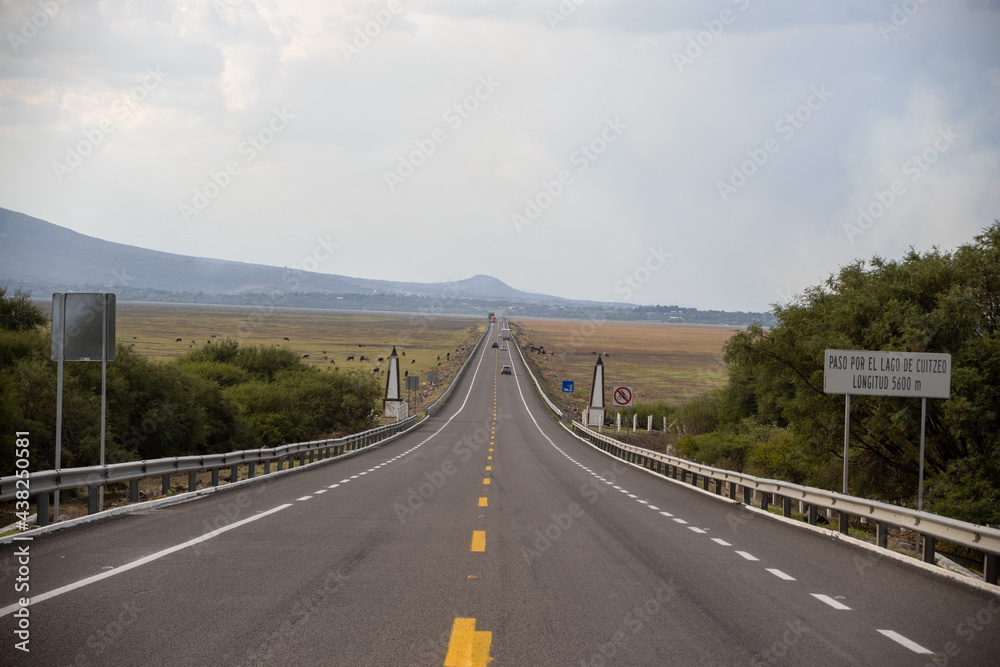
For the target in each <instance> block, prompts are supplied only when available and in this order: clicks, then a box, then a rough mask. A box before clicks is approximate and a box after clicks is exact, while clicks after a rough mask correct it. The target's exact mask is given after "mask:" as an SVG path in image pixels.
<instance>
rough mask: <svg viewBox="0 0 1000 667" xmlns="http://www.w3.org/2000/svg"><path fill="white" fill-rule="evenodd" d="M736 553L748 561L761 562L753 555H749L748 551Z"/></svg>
mask: <svg viewBox="0 0 1000 667" xmlns="http://www.w3.org/2000/svg"><path fill="white" fill-rule="evenodd" d="M736 553H738V554H739V555H741V556H743V557H744V558H746V559H747V560H760V559H759V558H757V557H756V556H754V555H753V554H750V553H747V552H746V551H737V552H736Z"/></svg>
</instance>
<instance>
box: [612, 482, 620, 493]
mask: <svg viewBox="0 0 1000 667" xmlns="http://www.w3.org/2000/svg"><path fill="white" fill-rule="evenodd" d="M609 484H610V482H609ZM611 488H612V489H618V490H619V491H621V490H622V487H620V486H617V485H613V486H612V487H611Z"/></svg>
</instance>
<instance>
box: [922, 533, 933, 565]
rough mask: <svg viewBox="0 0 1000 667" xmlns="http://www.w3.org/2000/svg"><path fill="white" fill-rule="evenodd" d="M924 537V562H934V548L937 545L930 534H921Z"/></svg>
mask: <svg viewBox="0 0 1000 667" xmlns="http://www.w3.org/2000/svg"><path fill="white" fill-rule="evenodd" d="M922 537H923V538H924V554H923V556H924V562H925V563H930V564H931V565H933V564H934V548H935V547H936V546H937V540H936V539H934V538H933V537H931V536H930V535H922Z"/></svg>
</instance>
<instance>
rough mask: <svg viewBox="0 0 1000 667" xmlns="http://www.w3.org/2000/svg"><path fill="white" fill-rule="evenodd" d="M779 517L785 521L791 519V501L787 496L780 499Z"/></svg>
mask: <svg viewBox="0 0 1000 667" xmlns="http://www.w3.org/2000/svg"><path fill="white" fill-rule="evenodd" d="M781 516H783V517H785V518H786V519H790V518H791V517H792V499H791V498H789V497H788V496H782V497H781Z"/></svg>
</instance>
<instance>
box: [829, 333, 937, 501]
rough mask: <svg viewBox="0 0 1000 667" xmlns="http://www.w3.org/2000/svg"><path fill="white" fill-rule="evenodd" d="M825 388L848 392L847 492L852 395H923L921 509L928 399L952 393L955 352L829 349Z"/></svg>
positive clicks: (845, 414) (845, 408) (845, 465)
mask: <svg viewBox="0 0 1000 667" xmlns="http://www.w3.org/2000/svg"><path fill="white" fill-rule="evenodd" d="M823 391H824V392H826V393H827V394H844V396H845V400H844V493H845V494H846V493H847V454H848V444H849V441H850V423H851V422H850V419H851V396H852V395H855V396H902V397H911V398H920V399H921V405H920V481H919V489H918V491H917V511H918V512H919V511H923V505H924V435H925V423H926V418H927V399H928V398H948V397H949V396H951V355H950V354H937V353H931V352H873V351H868V350H827V351H826V352H825V357H824V360H823Z"/></svg>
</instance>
